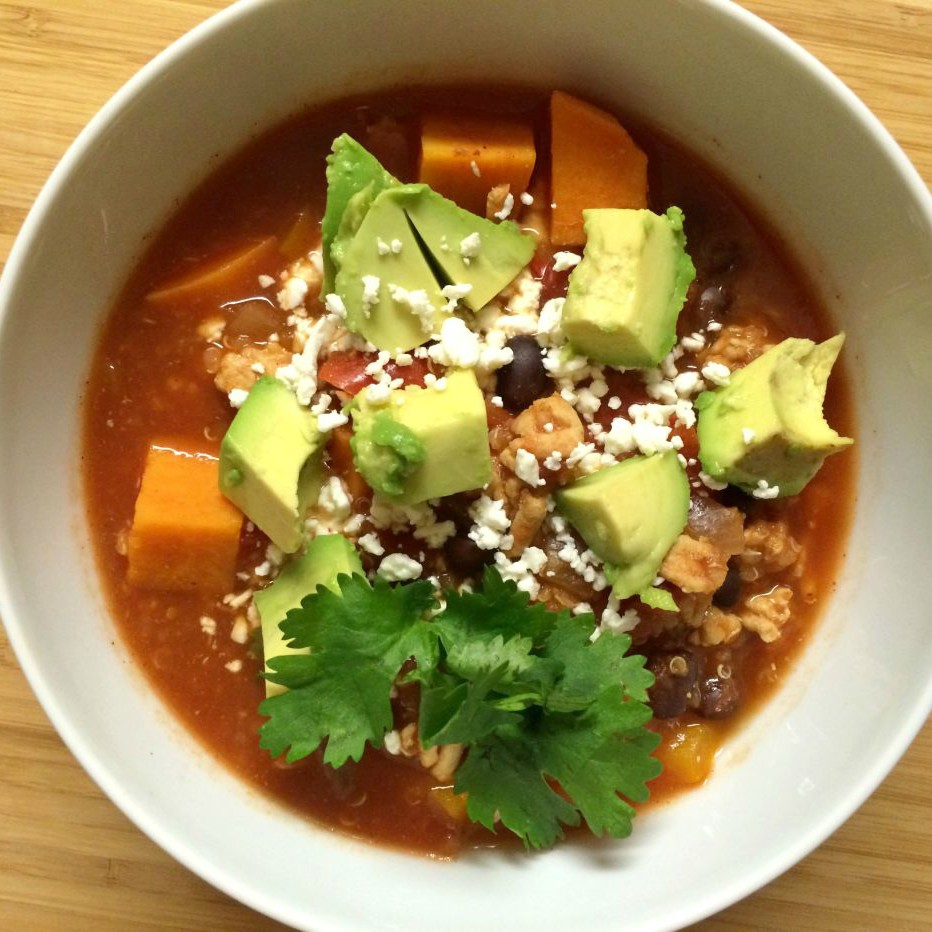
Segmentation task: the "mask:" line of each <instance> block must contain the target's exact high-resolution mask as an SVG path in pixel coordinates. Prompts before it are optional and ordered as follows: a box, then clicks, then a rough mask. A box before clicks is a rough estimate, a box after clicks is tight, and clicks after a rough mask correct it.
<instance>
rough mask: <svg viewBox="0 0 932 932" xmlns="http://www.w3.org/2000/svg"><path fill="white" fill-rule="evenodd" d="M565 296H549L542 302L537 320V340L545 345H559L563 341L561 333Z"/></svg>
mask: <svg viewBox="0 0 932 932" xmlns="http://www.w3.org/2000/svg"><path fill="white" fill-rule="evenodd" d="M565 303H566V298H551V299H550V300H549V301H546V302H544V306H543V307H542V308H541V309H540V317H539V319H538V322H537V332H538V342H540V343H541V344H543V345H545V346H548V345H549V346H559V345H560V344H562V343H564V342H565V339H566V338H565V337H564V335H563V305H564V304H565Z"/></svg>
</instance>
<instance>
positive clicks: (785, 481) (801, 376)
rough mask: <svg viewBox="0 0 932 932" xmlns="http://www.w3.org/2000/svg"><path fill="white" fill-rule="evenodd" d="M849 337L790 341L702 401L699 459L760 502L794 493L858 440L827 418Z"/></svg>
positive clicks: (713, 473) (699, 400)
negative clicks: (831, 381) (830, 387)
mask: <svg viewBox="0 0 932 932" xmlns="http://www.w3.org/2000/svg"><path fill="white" fill-rule="evenodd" d="M844 341H845V336H844V334H843V333H839V334H838V335H837V336H834V337H832V338H831V339H830V340H826V341H825V342H824V343H820V344H816V343H813V342H812V340H803V339H797V338H790V339H787V340H784V341H783V342H782V343H779V344H778V345H777V346H773V347H771V348H770V349H769V350H767V352H766V353H764V354H763V355H761V356H758V357H757V359H755V360H754V361H753V362H751V363H749V364H748V365H747V366H745V367H744V368H743V369H739V370H738V371H737V372H734V373H732V376H731V379H730V381H729V383H728V385H726V386H723V387H722V388H718V389H716V390H715V391H711V392H703V393H702V394H701V395H700V396H699V397H698V398H697V399H696V409H697V411H698V412H699V413H698V424H697V428H696V429H697V432H698V435H699V459H700V461H701V462H702V468H703V469H704V470H705V471H706V472H707V473H708V474H709V475H710V476H712V477H713V478H715V479H718V480H719V481H720V482H728V483H729V484H731V485H736V486H738V487H739V488H741V489H744V490H745V491H746V492H750V493H752V494H757V495H758V497H761V498H771V497H772V498H782V497H784V496H787V495H796V494H798V493H799V492H800V491H802V489H803V488H804V487H805V485H806V483H808V482H809V480H810V479H811V478H812V477H813V476H814V475H815V474H816V472H818V470H819V467H820V466H821V465H822V463H823V462H824V461H825V458H826V457H827V456H830V455H831V454H832V453H837V452H838V451H839V450H843V449H844V448H845V447H847V446H850V445H851V444H852V443H853V442H854V441H853V440H851V438H850V437H842V436H840V435H839V434H838V433H836V431H834V430H833V429H832V428H831V427H830V426H829V425H828V422H827V421H826V420H825V416H824V415H823V413H822V405H823V404H824V402H825V389H826V385H827V383H828V377H829V375H830V373H831V371H832V366H833V365H834V363H835V360H836V359H837V358H838V354H839V353H840V352H841V347H842V344H843V343H844Z"/></svg>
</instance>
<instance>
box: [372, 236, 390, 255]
mask: <svg viewBox="0 0 932 932" xmlns="http://www.w3.org/2000/svg"><path fill="white" fill-rule="evenodd" d="M375 248H376V251H377V252H378V254H379V255H380V256H387V255H388V254H389V253H390V252H391V251H392V247H391V246H389V245H388V243H386V242H385V240H384V239H382V237H381V236H377V237H376V238H375Z"/></svg>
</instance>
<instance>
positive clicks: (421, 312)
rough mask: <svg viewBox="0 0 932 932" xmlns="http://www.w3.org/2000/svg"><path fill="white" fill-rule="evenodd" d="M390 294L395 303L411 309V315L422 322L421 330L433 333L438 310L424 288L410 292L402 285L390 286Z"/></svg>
mask: <svg viewBox="0 0 932 932" xmlns="http://www.w3.org/2000/svg"><path fill="white" fill-rule="evenodd" d="M388 292H389V294H390V295H391V296H392V300H393V301H395V302H396V303H397V304H403V305H405V306H407V307H408V308H409V309H410V311H411V313H412V314H414V315H415V316H416V317H417V318H418V320H419V321H420V322H421V329H422V330H423V331H424V332H425V333H432V332H433V330H434V317H435V315H436V313H437V309H436V308H435V307H434V306H433V304H431V303H430V298H428V297H427V292H426V291H425V290H424V289H423V288H415V289H414V290H413V291H408V289H407V288H402V287H401V285H393V284H389V286H388Z"/></svg>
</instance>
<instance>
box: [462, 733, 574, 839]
mask: <svg viewBox="0 0 932 932" xmlns="http://www.w3.org/2000/svg"><path fill="white" fill-rule="evenodd" d="M541 770H542V768H541V761H540V756H539V750H538V746H537V741H536V740H535V737H534V735H533V733H530V732H529V731H528V730H527V729H526V728H525V727H522V726H521V725H511V726H507V727H505V728H501V729H498V730H497V731H496V732H495V733H494V734H493V735H491V736H489V737H488V738H487V739H485V740H483V741H480V742H478V743H477V744H474V745H472V746H470V749H469V754H468V755H467V757H466V760H465V761H463V763H462V764H460V766H459V767H458V768H457V771H456V776H455V783H454V786H453V790H454V792H456V793H466V794H467V799H466V812H467V814H468V815H469V818H470V819H472V820H473V821H474V822H479V823H480V824H482V825H484V826H485V827H486V828H488V829H491V830H492V831H494V830H495V828H496V822H497V821H498V820H500V821H501V823H502V824H503V825H504V826H505V827H506V828H508V829H510V830H511V831H512V832H514V833H515V834H516V835H517V836H518V837H519V838H521V839H522V840H523V841H524V843H525V844H526V845H528V846H529V847H531V848H546V847H548V846H549V845H552V844H553V842H554V841H556V840H557V839H558V838H561V837H562V836H563V830H562V828H561V827H560V826H561V824H564V825H578V824H579V813H578V812H577V810H576V807H575V806H574V805H573V804H572V803H570V802H568V801H567V800H566V799H564V797H563V796H561V795H560V794H559V793H558V792H556V791H555V790H554V789H553V787H551V786H550V784H549V783H548V782H547V781H546V780H545V779H544V776H543V774H542V772H541Z"/></svg>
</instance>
